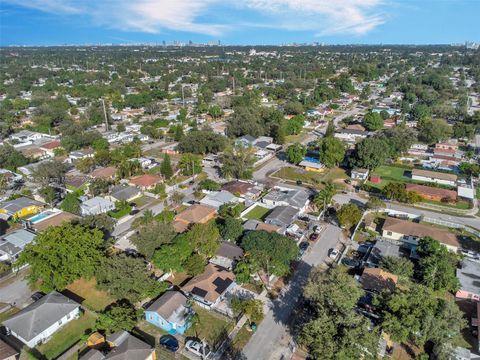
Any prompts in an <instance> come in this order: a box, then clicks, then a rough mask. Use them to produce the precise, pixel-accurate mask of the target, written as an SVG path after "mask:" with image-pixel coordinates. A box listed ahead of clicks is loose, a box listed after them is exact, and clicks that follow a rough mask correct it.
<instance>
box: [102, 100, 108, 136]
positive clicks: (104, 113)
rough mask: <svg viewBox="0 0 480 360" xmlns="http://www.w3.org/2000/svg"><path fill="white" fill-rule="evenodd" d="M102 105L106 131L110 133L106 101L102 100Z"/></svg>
mask: <svg viewBox="0 0 480 360" xmlns="http://www.w3.org/2000/svg"><path fill="white" fill-rule="evenodd" d="M101 101H102V105H103V116H105V129H106V130H107V131H108V116H107V109H106V108H105V100H104V99H103V98H102V99H101Z"/></svg>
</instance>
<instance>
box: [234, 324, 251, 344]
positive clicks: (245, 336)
mask: <svg viewBox="0 0 480 360" xmlns="http://www.w3.org/2000/svg"><path fill="white" fill-rule="evenodd" d="M252 335H253V332H252V331H248V330H247V324H245V325H243V326H242V328H241V329H240V330H239V331H238V333H237V335H235V337H234V338H233V340H232V346H233V347H234V348H235V349H236V350H238V351H242V350H243V348H244V347H245V345H247V343H248V340H250V338H251V337H252Z"/></svg>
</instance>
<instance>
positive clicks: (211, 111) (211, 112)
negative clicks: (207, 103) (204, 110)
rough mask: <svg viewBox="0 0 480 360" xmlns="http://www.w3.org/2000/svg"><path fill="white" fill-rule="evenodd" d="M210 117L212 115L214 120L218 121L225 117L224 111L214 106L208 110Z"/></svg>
mask: <svg viewBox="0 0 480 360" xmlns="http://www.w3.org/2000/svg"><path fill="white" fill-rule="evenodd" d="M208 115H210V116H211V117H212V118H214V119H218V118H219V117H221V116H222V115H223V110H222V108H221V107H220V106H218V105H213V106H211V107H210V108H209V109H208Z"/></svg>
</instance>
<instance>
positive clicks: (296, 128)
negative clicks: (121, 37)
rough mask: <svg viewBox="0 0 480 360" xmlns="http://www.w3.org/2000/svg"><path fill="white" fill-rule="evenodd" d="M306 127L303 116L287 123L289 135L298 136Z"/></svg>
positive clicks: (295, 117)
mask: <svg viewBox="0 0 480 360" xmlns="http://www.w3.org/2000/svg"><path fill="white" fill-rule="evenodd" d="M304 126H305V117H304V116H303V115H296V116H294V117H293V118H291V119H290V120H288V122H287V133H288V135H298V134H300V132H301V131H302V129H303V127H304Z"/></svg>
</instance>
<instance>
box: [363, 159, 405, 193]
mask: <svg viewBox="0 0 480 360" xmlns="http://www.w3.org/2000/svg"><path fill="white" fill-rule="evenodd" d="M408 171H409V170H408V169H405V168H402V167H396V166H387V165H383V166H379V167H378V168H377V169H375V171H373V172H372V174H371V175H374V176H380V177H381V179H382V181H381V182H380V183H379V184H374V183H372V182H370V181H367V184H368V185H370V186H372V187H375V188H377V189H380V190H381V189H383V188H384V187H385V186H387V184H389V183H391V182H401V183H412V182H413V181H412V179H411V178H410V177H408V176H405V172H408Z"/></svg>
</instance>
